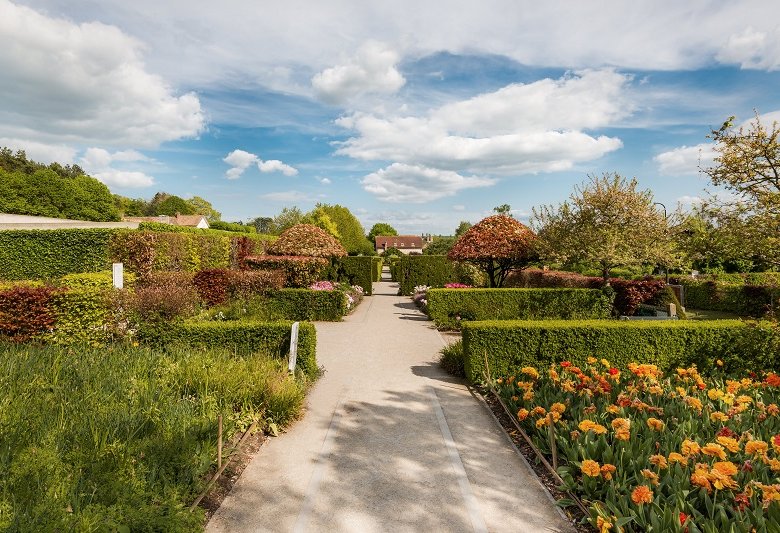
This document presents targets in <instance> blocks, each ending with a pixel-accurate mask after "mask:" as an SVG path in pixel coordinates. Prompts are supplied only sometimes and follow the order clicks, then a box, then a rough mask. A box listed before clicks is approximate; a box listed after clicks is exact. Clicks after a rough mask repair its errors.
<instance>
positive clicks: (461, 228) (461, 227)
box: [455, 220, 473, 237]
mask: <svg viewBox="0 0 780 533" xmlns="http://www.w3.org/2000/svg"><path fill="white" fill-rule="evenodd" d="M471 226H473V224H472V223H471V222H468V221H467V220H461V221H460V224H458V227H457V228H456V229H455V236H456V237H460V236H461V235H463V234H464V233H466V232H467V231H468V230H469V228H470V227H471Z"/></svg>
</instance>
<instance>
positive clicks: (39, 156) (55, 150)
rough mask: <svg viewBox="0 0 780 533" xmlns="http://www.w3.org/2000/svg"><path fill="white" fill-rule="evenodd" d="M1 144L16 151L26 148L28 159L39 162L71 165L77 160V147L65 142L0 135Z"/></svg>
mask: <svg viewBox="0 0 780 533" xmlns="http://www.w3.org/2000/svg"><path fill="white" fill-rule="evenodd" d="M0 146H5V147H7V148H10V149H11V150H14V151H16V150H24V152H25V153H26V154H27V159H32V160H33V161H37V162H39V163H46V164H49V163H60V164H62V165H66V164H67V165H69V164H72V163H74V162H75V160H76V149H75V148H73V147H72V146H66V145H64V144H47V143H40V142H36V141H30V140H26V139H9V138H7V137H0Z"/></svg>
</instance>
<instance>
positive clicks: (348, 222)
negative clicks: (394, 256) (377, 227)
mask: <svg viewBox="0 0 780 533" xmlns="http://www.w3.org/2000/svg"><path fill="white" fill-rule="evenodd" d="M315 210H320V211H322V212H324V213H325V214H327V215H328V216H329V217H330V220H332V221H333V223H334V224H335V225H336V228H337V229H338V233H339V241H341V244H342V245H343V246H344V249H346V251H347V253H348V254H349V255H359V254H363V255H371V254H373V253H374V244H373V243H371V242H369V241H368V239H366V232H365V230H364V229H363V226H362V225H361V224H360V221H359V220H358V219H357V218H355V215H353V214H352V212H351V211H350V210H349V209H347V208H346V207H344V206H341V205H338V204H336V205H329V204H317V206H316V208H315Z"/></svg>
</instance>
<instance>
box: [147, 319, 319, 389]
mask: <svg viewBox="0 0 780 533" xmlns="http://www.w3.org/2000/svg"><path fill="white" fill-rule="evenodd" d="M291 327H292V321H279V322H248V321H230V322H180V323H177V324H171V325H170V327H168V328H165V329H157V328H153V329H150V330H142V331H140V332H139V335H140V338H141V339H142V340H143V341H144V342H148V343H151V344H155V345H161V344H167V343H171V342H177V343H183V344H188V345H191V346H204V347H208V348H217V347H228V348H231V349H234V350H236V351H237V352H239V353H241V354H245V355H246V354H250V353H252V352H263V353H269V354H271V355H272V356H274V357H279V358H285V357H287V356H288V355H289V353H290V334H291ZM316 350H317V331H316V330H315V328H314V325H313V324H311V323H309V322H301V323H300V326H299V329H298V359H297V365H296V367H297V368H300V369H301V370H302V371H303V372H304V373H305V374H306V375H307V376H309V377H312V378H313V377H316V376H317V373H318V368H317V357H316Z"/></svg>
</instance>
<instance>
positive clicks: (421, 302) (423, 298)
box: [412, 285, 430, 313]
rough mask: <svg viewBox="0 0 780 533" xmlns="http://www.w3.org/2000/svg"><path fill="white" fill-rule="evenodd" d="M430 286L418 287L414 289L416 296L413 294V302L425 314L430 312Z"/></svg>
mask: <svg viewBox="0 0 780 533" xmlns="http://www.w3.org/2000/svg"><path fill="white" fill-rule="evenodd" d="M428 289H430V287H429V286H428V285H417V286H415V288H414V294H412V301H413V302H414V303H415V304H416V305H417V307H419V308H420V309H422V311H423V312H424V313H427V312H428Z"/></svg>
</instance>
